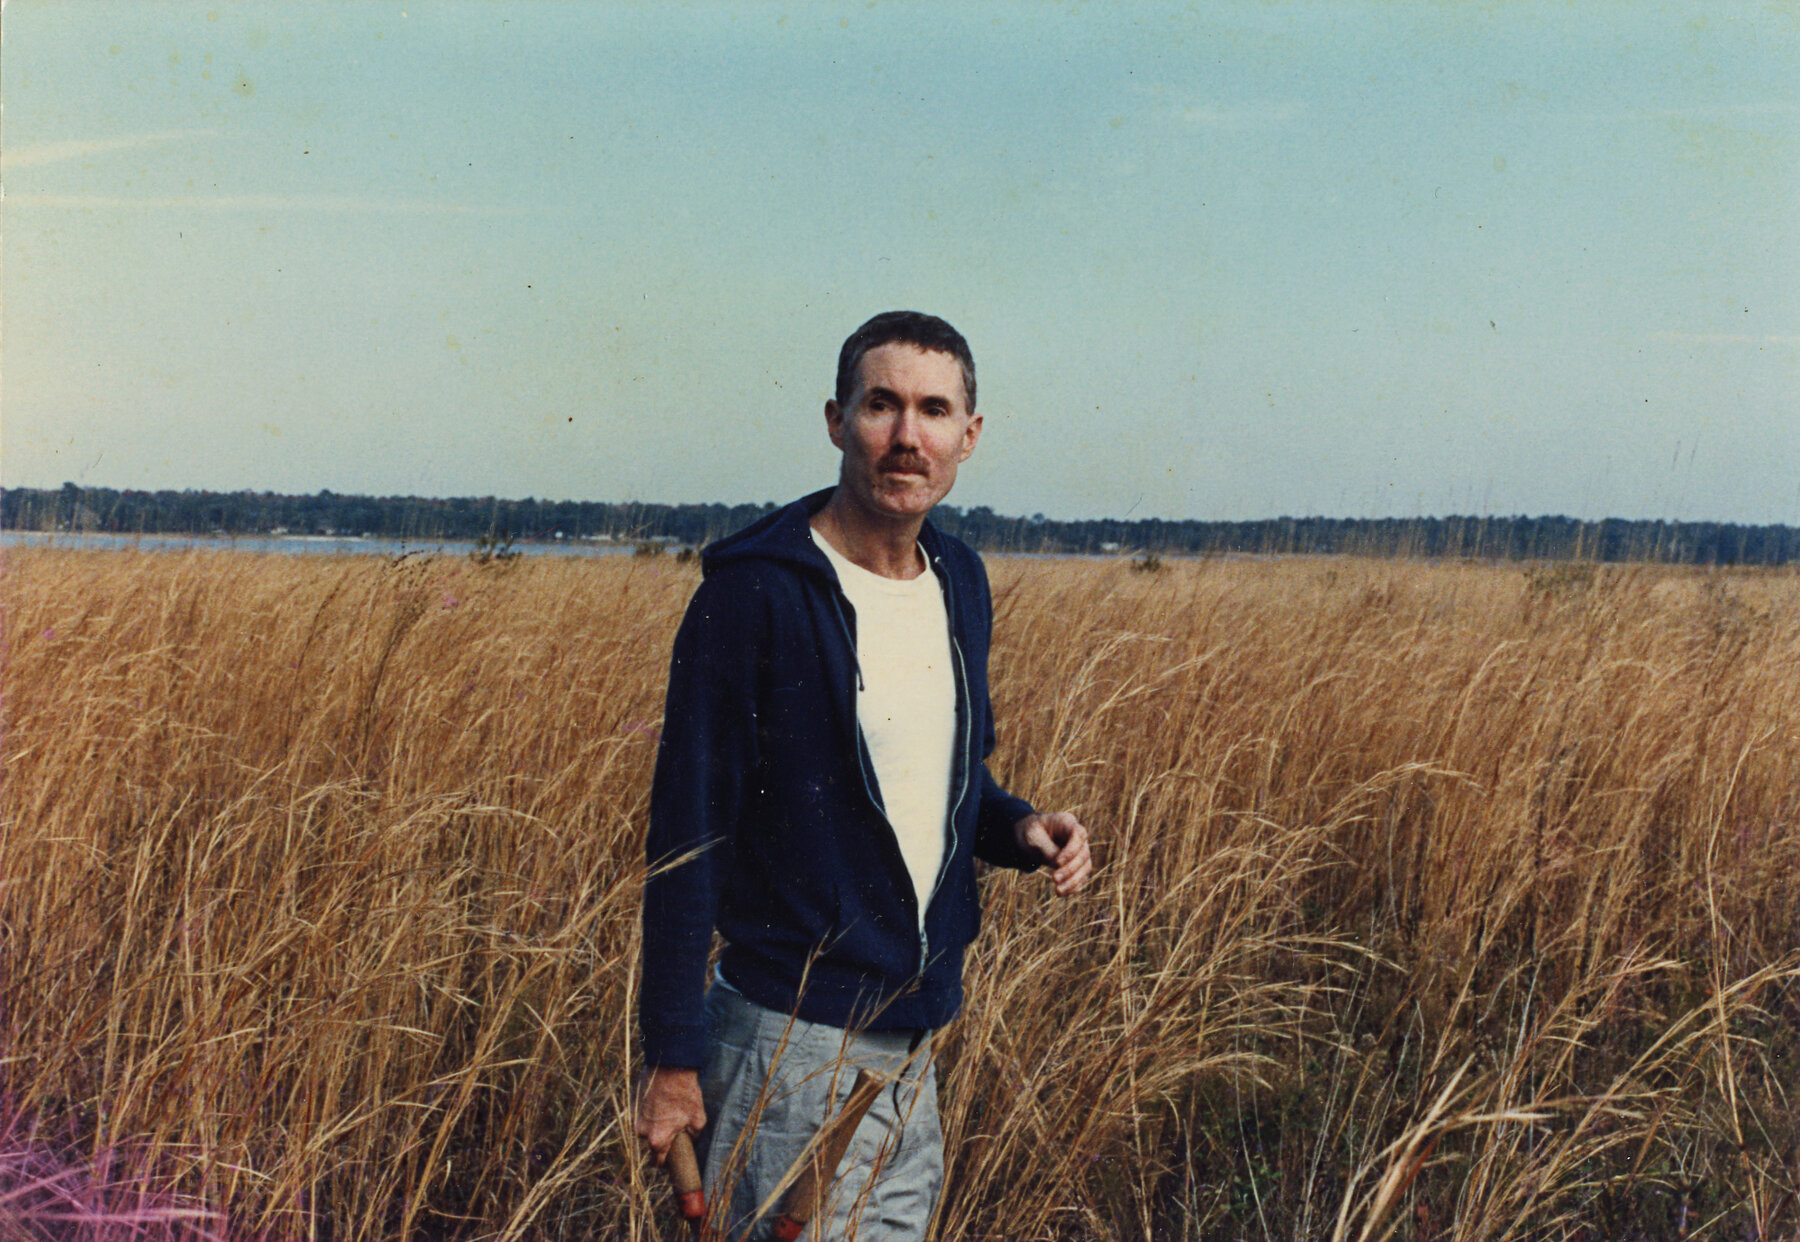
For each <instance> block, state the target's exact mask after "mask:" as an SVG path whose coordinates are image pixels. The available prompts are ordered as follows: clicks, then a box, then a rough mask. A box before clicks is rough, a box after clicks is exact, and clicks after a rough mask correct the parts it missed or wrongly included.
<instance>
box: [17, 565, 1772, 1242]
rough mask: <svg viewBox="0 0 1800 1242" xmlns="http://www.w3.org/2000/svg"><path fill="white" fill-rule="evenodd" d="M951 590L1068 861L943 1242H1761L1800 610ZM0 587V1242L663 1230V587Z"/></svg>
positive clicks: (594, 572) (321, 576) (1093, 572)
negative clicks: (642, 1031) (1092, 843)
mask: <svg viewBox="0 0 1800 1242" xmlns="http://www.w3.org/2000/svg"><path fill="white" fill-rule="evenodd" d="M991 569H992V574H993V580H994V590H995V597H996V604H997V621H996V645H995V654H994V669H993V673H994V682H995V686H996V688H997V697H996V704H995V706H996V711H997V714H998V717H999V720H1000V725H1001V742H1000V749H999V751H998V752H996V755H995V757H994V761H993V765H992V766H993V767H994V770H995V774H996V775H997V776H998V777H999V778H1000V779H1001V781H1002V782H1003V783H1005V784H1007V785H1008V786H1010V787H1011V788H1013V789H1015V790H1017V791H1019V792H1021V793H1023V794H1024V795H1026V796H1028V797H1031V798H1032V799H1033V800H1034V801H1036V802H1038V804H1039V805H1041V806H1046V807H1051V808H1061V807H1066V808H1070V809H1074V810H1076V811H1078V812H1079V813H1080V814H1081V815H1082V817H1083V819H1084V820H1085V821H1086V822H1087V823H1088V824H1089V825H1090V827H1091V828H1092V829H1093V830H1094V831H1095V834H1096V840H1097V855H1098V859H1099V862H1100V864H1101V870H1100V872H1099V874H1098V875H1097V877H1096V880H1095V883H1094V884H1093V886H1092V887H1091V888H1090V890H1089V891H1088V893H1087V894H1085V895H1084V896H1083V897H1082V898H1080V899H1079V900H1077V901H1074V902H1055V901H1052V900H1049V899H1048V897H1047V894H1046V891H1045V890H1046V885H1045V884H1044V882H1043V880H1042V879H1041V878H1040V877H1017V876H1012V875H1007V874H994V875H991V876H989V877H987V879H986V880H985V881H984V883H985V899H986V906H987V922H986V926H985V928H984V931H983V935H982V938H981V940H980V941H979V942H978V945H977V949H976V952H975V953H974V954H973V956H972V960H971V963H970V974H969V982H970V1003H969V1006H968V1008H967V1010H966V1011H965V1014H964V1016H963V1018H962V1019H961V1020H960V1021H959V1022H958V1023H957V1024H956V1025H955V1026H954V1027H953V1028H951V1030H950V1031H949V1033H948V1037H947V1040H946V1042H945V1043H944V1045H943V1049H942V1054H941V1061H940V1066H941V1071H942V1075H943V1082H944V1087H943V1102H944V1115H945V1124H946V1127H947V1134H946V1141H947V1152H948V1157H949V1166H950V1167H949V1185H948V1191H947V1194H946V1197H945V1200H944V1204H943V1206H942V1208H941V1212H940V1220H939V1226H940V1230H939V1232H940V1236H942V1237H945V1238H954V1239H963V1238H976V1237H983V1238H1033V1239H1113V1238H1121V1239H1123V1238H1131V1239H1193V1240H1196V1242H1197V1240H1201V1239H1208V1240H1210V1239H1238V1238H1246V1239H1249V1238H1254V1239H1264V1238H1267V1239H1284V1240H1285V1239H1335V1238H1349V1239H1360V1238H1378V1237H1383V1236H1390V1235H1389V1232H1388V1231H1390V1230H1391V1231H1392V1233H1391V1236H1393V1237H1396V1238H1405V1239H1464V1240H1467V1242H1500V1240H1503V1239H1538V1238H1542V1239H1596V1240H1598V1239H1632V1238H1656V1239H1661V1238H1682V1237H1690V1238H1718V1239H1733V1240H1736V1239H1751V1238H1755V1239H1777V1238H1781V1239H1793V1238H1795V1237H1796V1236H1797V1234H1800V1200H1797V1197H1796V1196H1797V1194H1800V956H1797V954H1796V947H1797V946H1800V575H1795V574H1794V573H1791V572H1785V573H1749V572H1744V573H1727V572H1722V571H1721V572H1701V571H1677V570H1649V569H1632V568H1623V569H1621V568H1598V569H1596V568H1594V567H1592V566H1581V565H1562V566H1535V567H1526V568H1520V567H1516V566H1513V567H1508V566H1494V565H1472V564H1471V565H1463V564H1445V565H1425V564H1419V563H1406V562H1380V561H1358V560H1348V559H1345V560H1324V559H1319V560H1309V559H1300V558H1291V559H1283V560H1276V561H1236V560H1211V561H1195V562H1180V563H1177V562H1169V563H1167V564H1165V565H1164V567H1162V568H1161V569H1160V570H1156V571H1142V572H1140V571H1134V570H1133V569H1132V568H1131V567H1130V566H1129V565H1128V564H1125V563H1098V562H1076V561H1046V560H1032V559H1007V558H997V559H995V560H994V561H993V562H992V563H991ZM0 572H3V574H4V577H3V580H0V586H3V588H4V602H5V621H6V657H5V658H6V663H5V669H4V673H5V681H4V687H5V704H4V708H5V726H6V731H5V735H4V763H5V770H4V772H5V775H4V788H3V791H0V833H3V836H0V1056H3V1057H4V1063H3V1065H0V1111H3V1113H4V1115H3V1116H0V1218H4V1217H6V1216H7V1215H8V1214H9V1213H10V1214H11V1217H12V1221H13V1224H14V1225H19V1224H20V1223H21V1222H24V1221H25V1220H26V1218H27V1217H29V1216H31V1215H32V1214H33V1213H34V1212H35V1213H38V1214H39V1215H43V1214H46V1213H50V1212H52V1211H55V1210H64V1211H65V1214H69V1215H81V1214H86V1215H88V1216H89V1217H94V1216H95V1215H96V1214H105V1213H107V1212H110V1213H112V1214H113V1216H114V1217H115V1220H116V1221H117V1222H124V1221H128V1220H136V1221H138V1222H140V1223H154V1222H155V1220H156V1219H157V1218H159V1217H160V1218H161V1219H162V1220H163V1223H162V1224H160V1225H157V1226H156V1227H157V1228H159V1229H162V1230H163V1235H162V1236H171V1237H172V1236H176V1235H178V1234H180V1233H181V1232H182V1231H183V1230H186V1229H190V1228H201V1227H204V1228H207V1229H212V1230H214V1231H215V1232H218V1233H220V1234H221V1235H228V1236H229V1237H231V1238H233V1239H249V1238H269V1239H290V1238H296V1239H297V1238H317V1239H326V1238H329V1239H333V1240H347V1239H389V1238H425V1239H436V1238H451V1237H456V1238H464V1237H466V1238H483V1239H486V1238H542V1239H554V1240H557V1242H563V1240H568V1242H573V1240H575V1239H590V1238H614V1237H617V1238H634V1239H645V1238H655V1237H674V1236H676V1234H675V1229H674V1226H673V1224H672V1223H671V1218H670V1216H669V1215H668V1200H667V1196H666V1192H665V1190H664V1188H663V1186H662V1184H661V1180H660V1177H659V1176H652V1175H651V1171H647V1170H646V1168H645V1166H644V1164H643V1163H642V1161H641V1160H640V1159H638V1158H637V1156H636V1154H635V1146H634V1143H633V1141H632V1139H631V1136H630V1122H629V1117H628V1112H627V1108H628V1081H629V1074H630V1072H629V1067H630V1065H631V1063H632V1057H633V1041H634V1038H635V1037H634V1032H633V1023H632V1021H631V1013H632V1008H633V993H634V971H635V961H636V952H637V948H636V944H637V922H636V903H637V895H638V891H639V885H640V883H641V878H642V871H643V865H642V860H641V842H642V833H643V828H644V811H645V803H646V794H647V786H648V778H649V772H650V766H651V763H652V760H653V757H654V752H655V739H656V736H657V731H658V728H659V726H660V715H661V690H662V685H663V679H664V673H665V667H664V662H665V660H666V658H667V651H668V644H669V640H670V638H671V636H672V634H673V631H674V626H675V624H676V622H677V620H678V619H679V615H680V611H681V608H682V605H683V604H684V602H685V600H686V598H687V596H688V594H689V592H691V590H692V589H693V586H694V584H695V582H696V580H697V577H698V572H697V570H696V569H694V568H693V567H692V566H689V565H681V564H676V563H674V562H673V560H672V559H671V558H667V557H645V558H619V559H616V560H608V561H604V562H597V563H570V562H552V561H537V560H530V559H525V560H521V561H515V562H511V563H503V564H502V563H495V564H489V565H475V564H471V563H469V562H468V561H456V562H452V561H448V560H439V561H435V562H429V561H427V562H421V561H417V560H408V561H401V562H399V563H394V562H388V561H383V560H378V559H332V558H319V559H313V558H304V557H292V558H286V557H269V558H263V557H257V556H250V555H233V554H230V553H193V554H181V555H174V554H157V553H85V552H72V551H56V550H47V551H19V552H13V553H11V554H9V555H8V556H7V557H6V560H5V563H4V568H3V571H0ZM8 1162H10V1163H8ZM58 1178H60V1179H61V1180H55V1179H58ZM58 1193H62V1194H63V1196H64V1199H65V1200H66V1203H65V1206H64V1208H60V1209H58V1208H54V1207H53V1206H46V1205H50V1204H52V1201H53V1200H54V1199H55V1198H56V1195H57V1194H58ZM184 1209H187V1210H195V1211H199V1210H206V1211H209V1212H222V1213H223V1215H222V1216H218V1217H204V1218H203V1217H175V1216H171V1215H170V1213H171V1212H175V1211H179V1210H184ZM0 1223H3V1222H0ZM42 1227H43V1228H44V1229H46V1230H49V1231H50V1232H47V1233H45V1234H42V1235H35V1236H58V1237H62V1236H72V1235H71V1234H70V1233H69V1232H68V1231H69V1230H71V1229H73V1226H70V1225H63V1226H54V1225H45V1226H42ZM111 1227H112V1226H108V1225H106V1224H105V1223H101V1224H97V1225H94V1226H93V1232H92V1234H91V1235H86V1236H93V1237H96V1238H98V1237H101V1236H109V1237H110V1236H113V1235H111V1234H107V1233H106V1230H107V1229H108V1228H111ZM58 1228H61V1229H62V1230H63V1231H64V1232H62V1233H57V1232H55V1231H56V1230H57V1229H58ZM118 1228H119V1230H120V1231H119V1232H118V1233H117V1236H119V1237H125V1236H135V1235H128V1233H127V1232H126V1231H125V1227H124V1225H123V1224H119V1225H118ZM3 1234H4V1230H0V1235H3ZM146 1236H148V1235H146Z"/></svg>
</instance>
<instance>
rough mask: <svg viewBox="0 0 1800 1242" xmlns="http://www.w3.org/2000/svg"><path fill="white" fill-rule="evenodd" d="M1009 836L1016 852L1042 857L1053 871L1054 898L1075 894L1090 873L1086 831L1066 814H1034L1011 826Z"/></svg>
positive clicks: (1066, 812)
mask: <svg viewBox="0 0 1800 1242" xmlns="http://www.w3.org/2000/svg"><path fill="white" fill-rule="evenodd" d="M1013 836H1014V838H1015V839H1017V841H1018V842H1019V848H1020V849H1022V850H1031V851H1033V852H1035V853H1038V854H1042V855H1043V856H1044V860H1045V861H1046V862H1048V863H1049V864H1050V865H1051V866H1053V867H1055V868H1056V870H1055V872H1053V873H1052V874H1051V877H1050V878H1051V880H1052V881H1053V882H1054V883H1055V884H1056V895H1057V896H1058V897H1068V896H1071V895H1072V894H1075V893H1079V892H1080V891H1081V890H1082V887H1083V886H1084V885H1086V884H1087V882H1088V877H1089V876H1090V875H1092V874H1093V873H1094V856H1093V854H1092V853H1090V852H1089V850H1088V832H1087V829H1086V828H1084V827H1082V826H1081V821H1080V820H1078V819H1076V818H1075V816H1074V815H1072V814H1070V813H1069V812H1068V811H1052V812H1050V813H1049V814H1045V813H1044V812H1043V811H1034V812H1032V813H1031V814H1030V815H1027V816H1025V817H1024V818H1023V819H1021V820H1019V821H1018V822H1017V823H1015V824H1014V825H1013Z"/></svg>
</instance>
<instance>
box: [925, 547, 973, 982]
mask: <svg viewBox="0 0 1800 1242" xmlns="http://www.w3.org/2000/svg"><path fill="white" fill-rule="evenodd" d="M931 563H932V565H933V567H934V572H935V567H936V566H938V565H941V564H942V563H943V562H942V561H941V560H940V559H939V558H938V557H936V556H933V557H932V558H931ZM938 581H939V582H940V583H942V584H943V588H944V626H945V628H946V629H947V630H948V631H949V634H950V654H951V655H953V656H955V657H956V705H957V711H958V714H959V715H960V716H961V717H962V736H961V737H960V738H958V739H956V740H957V747H956V766H957V768H959V769H960V772H959V773H958V775H959V777H960V779H959V780H958V781H957V785H956V800H955V801H954V802H952V803H951V804H950V817H949V822H948V827H949V835H948V839H947V840H946V841H945V842H944V856H943V858H941V859H939V860H938V870H937V876H936V878H935V879H933V880H932V882H931V892H930V894H929V895H927V897H926V898H925V905H924V907H923V908H922V909H920V911H919V973H920V974H921V975H923V974H924V973H925V963H926V961H927V960H928V959H929V955H930V952H931V940H930V937H928V936H927V935H926V933H925V915H926V912H927V911H929V910H930V909H931V903H932V902H934V901H936V900H937V893H938V889H939V888H940V887H941V886H942V885H943V883H944V872H945V871H946V870H948V869H949V866H950V860H951V858H952V857H954V856H955V854H956V845H957V835H956V815H957V812H959V811H961V810H962V804H963V799H964V798H965V797H967V796H968V793H969V766H970V765H969V741H970V738H971V735H972V732H973V729H974V724H973V721H974V717H975V713H974V711H973V709H972V705H971V704H970V702H969V670H968V666H967V665H966V664H964V663H963V653H962V644H961V643H959V642H958V641H957V640H956V625H955V623H954V620H953V619H954V617H955V616H956V591H955V589H954V588H953V587H951V585H950V573H949V571H948V570H946V571H945V572H944V574H943V576H942V577H940V578H939V579H938Z"/></svg>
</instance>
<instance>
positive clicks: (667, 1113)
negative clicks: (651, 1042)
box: [635, 1065, 706, 1165]
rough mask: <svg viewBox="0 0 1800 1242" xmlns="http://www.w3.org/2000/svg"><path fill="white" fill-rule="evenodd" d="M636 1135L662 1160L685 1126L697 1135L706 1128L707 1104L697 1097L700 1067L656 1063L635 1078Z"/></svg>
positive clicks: (658, 1160) (688, 1130)
mask: <svg viewBox="0 0 1800 1242" xmlns="http://www.w3.org/2000/svg"><path fill="white" fill-rule="evenodd" d="M636 1111H637V1119H636V1122H635V1128H636V1130H637V1134H638V1137H639V1138H641V1139H643V1140H644V1141H645V1142H647V1143H649V1144H650V1151H651V1153H652V1154H653V1155H654V1156H655V1158H656V1163H657V1164H659V1165H660V1164H661V1163H662V1162H663V1161H664V1160H667V1159H668V1158H669V1144H670V1143H672V1142H674V1141H675V1135H676V1134H677V1133H679V1132H680V1131H682V1130H686V1131H687V1132H688V1133H689V1134H690V1135H698V1134H699V1133H700V1131H701V1130H704V1129H705V1128H706V1104H705V1103H704V1102H703V1101H702V1100H701V1098H700V1071H698V1070H693V1069H688V1068H686V1067H683V1066H678V1065H658V1066H653V1067H652V1068H650V1069H647V1070H645V1071H644V1073H643V1074H642V1075H641V1076H640V1077H639V1078H638V1098H637V1110H636Z"/></svg>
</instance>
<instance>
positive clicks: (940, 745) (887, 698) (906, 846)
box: [812, 531, 956, 924]
mask: <svg viewBox="0 0 1800 1242" xmlns="http://www.w3.org/2000/svg"><path fill="white" fill-rule="evenodd" d="M812 537H813V542H814V543H816V544H818V545H819V548H820V550H821V551H823V552H824V553H825V555H826V556H827V557H828V558H830V560H831V564H832V566H833V568H835V569H836V570H837V575H838V582H839V584H840V585H842V587H843V588H844V595H845V596H846V597H847V598H848V599H849V600H850V605H851V607H853V608H855V609H856V661H857V664H858V665H859V666H860V667H861V669H862V683H861V685H860V686H859V687H858V688H857V693H856V718H857V723H858V724H859V725H861V726H862V734H863V740H864V742H866V743H867V745H868V747H869V755H870V757H871V758H872V759H873V760H874V761H875V780H876V782H877V784H878V787H879V789H880V791H881V801H882V804H883V806H884V807H885V808H886V810H887V818H888V823H890V824H892V825H893V827H894V835H895V836H896V837H897V838H898V839H899V842H900V854H901V857H903V858H905V859H906V869H907V871H908V872H909V873H910V874H911V876H912V882H913V891H914V892H915V893H917V894H918V897H919V920H920V922H921V924H922V923H923V922H924V918H925V905H926V903H927V902H929V901H930V900H931V890H932V887H933V885H934V884H935V883H936V882H937V873H938V867H939V865H940V864H942V862H943V860H944V826H945V822H946V820H947V819H948V817H949V812H950V757H951V752H952V749H953V743H954V741H955V735H956V677H955V674H954V673H953V672H952V671H951V668H950V659H951V657H950V619H949V617H948V616H947V615H946V613H945V611H944V595H943V591H942V590H941V589H940V588H939V586H938V580H937V575H936V574H934V573H932V572H931V571H930V570H929V569H927V570H926V571H925V572H924V573H922V574H920V575H919V576H918V577H916V578H912V579H908V580H905V581H902V580H901V579H898V578H884V577H882V576H881V575H880V574H875V573H870V572H869V571H868V570H866V569H864V568H863V567H862V566H860V565H858V564H856V563H855V562H854V561H852V560H850V559H849V558H848V557H846V556H844V554H843V553H841V552H839V551H838V550H837V549H836V548H834V547H832V546H831V544H830V542H829V541H828V540H826V539H825V537H824V536H822V535H820V534H819V532H818V531H814V532H813V533H812ZM920 555H921V556H923V553H922V552H921V554H920Z"/></svg>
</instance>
